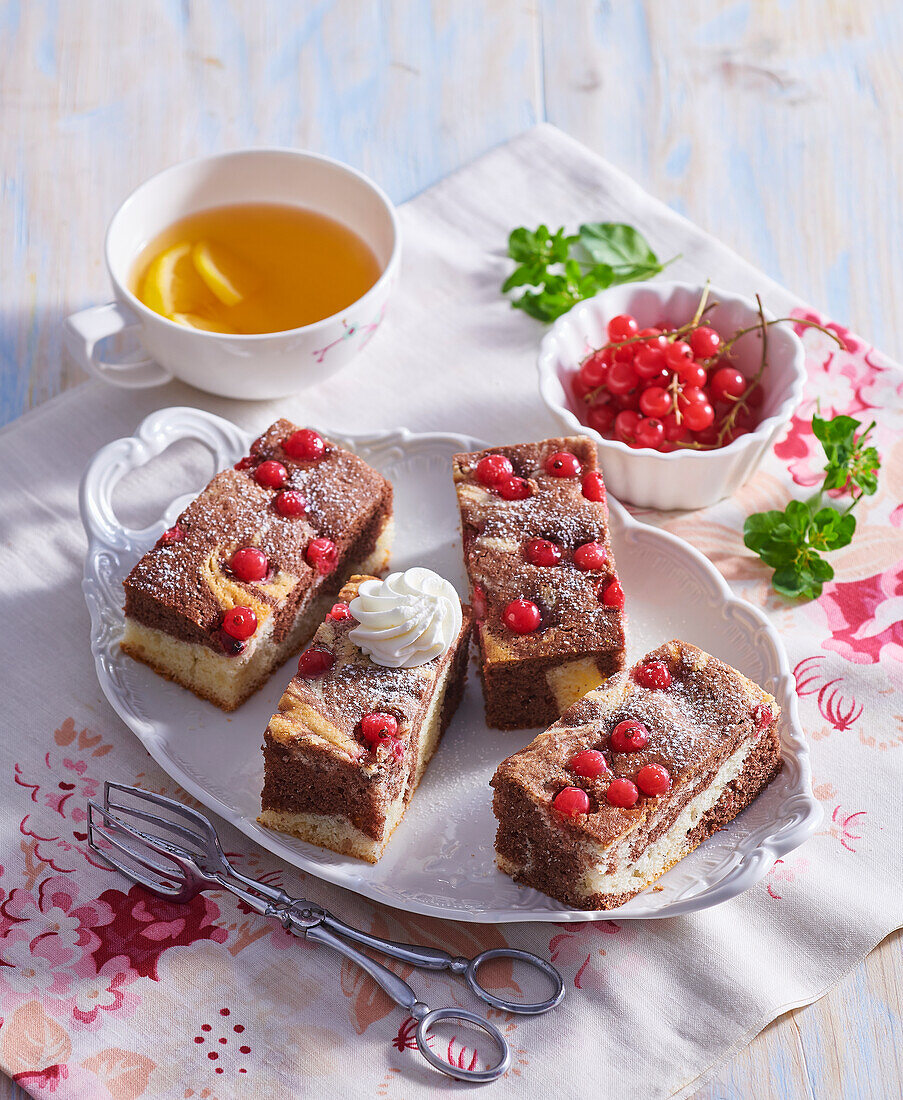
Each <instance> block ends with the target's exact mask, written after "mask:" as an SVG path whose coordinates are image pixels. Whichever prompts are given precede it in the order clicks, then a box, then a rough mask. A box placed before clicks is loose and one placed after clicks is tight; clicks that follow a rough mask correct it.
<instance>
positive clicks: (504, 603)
mask: <svg viewBox="0 0 903 1100" xmlns="http://www.w3.org/2000/svg"><path fill="white" fill-rule="evenodd" d="M453 462H454V480H455V488H456V490H457V494H458V504H459V507H460V512H461V527H462V536H463V540H464V563H465V566H466V569H467V575H468V577H469V580H470V586H471V604H472V607H473V613H474V619H475V627H474V634H475V637H476V641H477V646H478V648H479V655H480V676H481V678H482V681H483V695H484V698H485V702H486V721H487V723H488V724H489V725H490V726H494V727H496V728H497V729H525V728H529V727H533V726H547V725H549V723H550V722H553V721H554V720H555V719H556V718H557V717H558V716H559V715H560V714H561V713H562V712H563V711H565V710H566V709H567V707H569V706H570V705H571V703H573V702H575V701H576V700H577V699H579V698H580V697H581V696H583V695H585V694H586V692H588V691H590V690H591V689H592V688H594V687H597V686H598V685H599V684H600V683H602V681H603V680H605V679H607V678H608V677H609V676H611V674H612V673H614V672H617V671H618V670H619V669H621V668H623V667H624V593H623V591H622V590H621V585H620V583H619V581H618V574H617V570H616V568H615V560H614V555H613V554H612V548H611V538H610V536H609V530H608V508H607V505H606V500H605V485H604V483H603V481H602V475H601V473H600V472H599V470H598V466H597V459H596V447H595V444H594V443H593V442H592V440H590V439H586V438H585V437H583V436H577V437H574V438H569V439H547V440H545V441H543V442H541V443H521V444H517V445H515V446H510V447H495V448H492V449H490V450H485V451H475V452H472V453H469V454H458V455H455V456H454V460H453Z"/></svg>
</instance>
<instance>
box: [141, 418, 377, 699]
mask: <svg viewBox="0 0 903 1100" xmlns="http://www.w3.org/2000/svg"><path fill="white" fill-rule="evenodd" d="M391 539H392V486H391V484H390V483H389V482H388V481H387V480H386V479H385V478H384V477H383V476H382V475H381V474H379V473H378V472H377V471H376V470H373V469H371V467H370V466H368V465H367V463H366V462H364V461H363V460H362V459H360V458H358V457H357V455H355V454H352V453H351V452H350V451H347V450H344V449H343V448H341V447H339V446H337V445H336V444H334V443H331V442H330V441H329V440H326V439H324V438H323V437H322V436H321V435H319V434H318V433H317V432H315V431H312V430H310V429H306V428H305V429H300V428H298V427H297V426H296V425H294V424H291V423H289V421H287V420H277V421H276V423H275V424H273V425H272V426H271V427H270V428H268V429H267V431H265V432H264V433H263V435H261V436H260V437H259V438H258V439H256V440H255V441H254V443H253V444H252V445H251V449H250V454H248V455H247V456H246V457H244V458H242V459H241V461H240V462H238V463H236V465H235V467H234V469H230V470H224V471H222V472H221V473H218V474H217V475H216V476H215V477H214V478H213V480H212V481H211V482H210V483H209V485H207V487H206V488H205V489H204V490H203V491H202V492H201V493H200V494H199V496H197V497H196V498H195V499H194V500H193V501H192V503H191V504H189V506H188V507H187V508H186V509H185V511H184V512H182V514H181V515H180V516H179V518H178V520H177V521H176V523H175V524H174V525H173V526H172V527H170V528H169V530H168V531H165V532H164V533H163V535H162V536H161V538H160V539H159V541H158V542H157V544H156V546H155V547H154V548H153V549H152V550H149V551H148V552H147V553H146V554H145V555H144V557H142V558H141V560H140V561H139V562H138V563H137V564H136V565H135V567H134V568H133V569H132V571H131V572H130V573H129V575H128V577H127V578H126V580H125V581H124V582H123V583H124V587H125V635H124V637H123V640H122V648H123V649H124V650H125V652H126V653H128V654H129V655H130V656H132V657H134V658H136V659H137V660H139V661H143V662H144V663H145V664H147V665H149V666H150V667H151V668H152V669H154V671H155V672H158V673H159V674H160V675H161V676H165V677H166V678H167V679H170V680H175V681H176V682H177V683H179V684H181V685H182V686H183V687H186V688H188V689H189V690H190V691H193V692H194V693H195V694H196V695H199V696H201V698H204V699H209V700H210V702H212V703H215V704H216V705H217V706H219V707H222V708H223V710H233V709H234V708H235V707H237V706H239V704H241V703H243V702H244V701H245V699H247V698H248V696H249V695H251V694H252V693H253V692H254V691H256V690H257V689H258V688H259V687H260V686H261V685H262V684H263V683H264V682H265V680H266V679H267V677H268V676H269V675H270V673H271V672H272V671H273V669H275V668H277V667H278V666H279V665H280V664H281V663H282V662H283V661H285V659H286V658H287V657H289V656H290V655H291V654H292V653H294V652H296V651H297V650H298V649H300V648H301V646H303V645H304V644H305V643H306V642H307V641H308V640H309V638H310V636H311V634H313V632H314V630H315V629H316V627H317V625H318V624H319V622H320V621H321V620H322V618H323V615H324V614H325V612H326V610H327V609H328V608H329V606H330V604H332V603H333V602H334V600H335V598H336V594H337V592H338V591H339V589H340V588H341V586H342V584H343V583H344V581H345V580H347V578H348V577H349V576H350V575H351V574H353V573H361V572H368V573H374V572H378V571H379V570H381V569H383V568H385V567H386V566H387V564H388V555H389V547H390V545H391Z"/></svg>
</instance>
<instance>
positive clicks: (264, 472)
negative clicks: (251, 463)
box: [254, 458, 288, 489]
mask: <svg viewBox="0 0 903 1100" xmlns="http://www.w3.org/2000/svg"><path fill="white" fill-rule="evenodd" d="M254 479H255V481H256V482H257V484H258V485H262V486H263V487H264V488H265V489H281V488H282V486H283V485H284V484H285V483H286V481H287V480H288V470H286V468H285V467H284V466H283V465H282V463H281V462H275V461H274V460H273V459H271V458H270V459H267V461H266V462H261V464H260V465H259V466H258V467H257V469H256V470H255V471H254Z"/></svg>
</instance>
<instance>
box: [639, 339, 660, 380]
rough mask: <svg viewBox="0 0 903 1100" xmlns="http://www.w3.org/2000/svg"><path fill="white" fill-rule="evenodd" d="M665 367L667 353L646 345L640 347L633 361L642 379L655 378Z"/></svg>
mask: <svg viewBox="0 0 903 1100" xmlns="http://www.w3.org/2000/svg"><path fill="white" fill-rule="evenodd" d="M664 366H665V353H664V352H663V351H662V350H661V349H660V348H650V347H647V346H646V345H645V344H641V345H640V350H639V351H638V352H637V353H636V357H635V359H634V361H633V369H634V370H635V371H636V372H637V374H638V375H639V376H640V378H654V377H655V376H656V375H657V374H659V373H660V372H661V371H662V369H663V367H664Z"/></svg>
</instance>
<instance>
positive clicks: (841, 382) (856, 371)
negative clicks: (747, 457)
mask: <svg viewBox="0 0 903 1100" xmlns="http://www.w3.org/2000/svg"><path fill="white" fill-rule="evenodd" d="M793 316H797V317H800V318H801V319H802V320H805V321H814V322H816V323H817V324H819V323H821V321H820V318H819V317H818V316H817V315H816V314H814V313H807V312H805V311H803V310H796V311H794V314H793ZM795 327H796V331H797V334H798V335H800V336H805V337H806V338H807V345H808V349H809V355H808V357H807V366H808V370H809V380H808V382H807V383H806V390H805V393H804V395H803V400H802V402H801V404H800V407H799V408H798V409H797V411H796V413H795V415H794V417H793V419H792V420H791V422H790V427H789V429H788V431H787V435H786V436H785V437H784V439H783V440H782V441H781V442H780V443H778V444H777V446H776V447H775V448H774V453H775V455H776V456H777V457H778V458H779V459H781V460H782V461H783V462H785V463H787V465H788V467H789V469H790V475H791V477H792V478H793V480H794V481H795V482H796V483H797V484H798V485H807V486H808V485H816V484H817V483H818V482H819V481H820V480H821V476H822V473H821V471H822V467H823V465H824V459H823V456H822V451H821V446H820V445H819V442H818V440H817V439H816V438H815V436H814V435H813V434H812V416H813V414H815V413H818V414H819V415H820V416H823V417H826V418H830V417H832V416H839V415H844V416H854V417H856V418H857V419H861V418H862V415H863V414H864V413H870V412H871V410H873V409H875V408H877V404H876V400H877V395H876V394H875V393H874V392H873V389H874V387H875V385H876V383H877V382H878V381H879V378H880V376H881V375H882V374H884V373H885V371H886V368H885V367H882V366H879V365H878V364H877V363H875V361H874V356H873V354H872V352H871V349H869V348H867V347H866V346H865V345H864V344H862V342H861V341H860V340H858V339H857V338H856V337H855V336H853V335H852V334H851V333H850V332H849V331H848V330H847V329H845V328H843V327H842V326H840V325H835V324H829V325H827V326H826V327H827V328H829V329H830V330H831V331H833V332H835V333H836V334H837V336H838V338H839V339H840V340H841V341H843V344H844V347H843V349H841V348H839V347H838V346H837V345H836V344H835V343H834V342H833V341H832V340H830V339H829V338H828V337H827V336H824V335H823V334H822V333H819V332H818V331H817V330H814V329H811V328H809V327H808V326H805V325H796V326H795Z"/></svg>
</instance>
